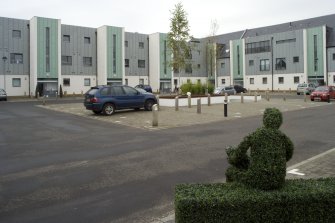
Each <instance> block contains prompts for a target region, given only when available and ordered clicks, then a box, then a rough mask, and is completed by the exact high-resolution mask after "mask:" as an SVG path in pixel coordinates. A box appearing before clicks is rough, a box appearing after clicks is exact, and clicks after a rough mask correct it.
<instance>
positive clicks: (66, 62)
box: [62, 56, 72, 66]
mask: <svg viewBox="0 0 335 223" xmlns="http://www.w3.org/2000/svg"><path fill="white" fill-rule="evenodd" d="M62 65H70V66H72V56H62Z"/></svg>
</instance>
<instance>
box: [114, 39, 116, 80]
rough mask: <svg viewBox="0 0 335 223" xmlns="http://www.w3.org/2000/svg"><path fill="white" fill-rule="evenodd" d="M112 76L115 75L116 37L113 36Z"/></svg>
mask: <svg viewBox="0 0 335 223" xmlns="http://www.w3.org/2000/svg"><path fill="white" fill-rule="evenodd" d="M113 74H116V35H113Z"/></svg>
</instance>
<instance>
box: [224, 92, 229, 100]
mask: <svg viewBox="0 0 335 223" xmlns="http://www.w3.org/2000/svg"><path fill="white" fill-rule="evenodd" d="M224 100H225V101H228V94H227V93H224Z"/></svg>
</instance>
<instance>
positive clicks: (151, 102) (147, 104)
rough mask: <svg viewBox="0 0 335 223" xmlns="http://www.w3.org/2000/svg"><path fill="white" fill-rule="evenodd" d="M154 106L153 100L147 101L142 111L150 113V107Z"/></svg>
mask: <svg viewBox="0 0 335 223" xmlns="http://www.w3.org/2000/svg"><path fill="white" fill-rule="evenodd" d="M153 105H154V101H153V100H147V101H146V102H145V104H144V109H145V110H146V111H151V110H152V106H153Z"/></svg>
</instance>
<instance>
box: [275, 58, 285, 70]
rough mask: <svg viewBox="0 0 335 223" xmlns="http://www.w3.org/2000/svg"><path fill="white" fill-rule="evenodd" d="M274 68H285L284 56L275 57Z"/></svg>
mask: <svg viewBox="0 0 335 223" xmlns="http://www.w3.org/2000/svg"><path fill="white" fill-rule="evenodd" d="M276 70H286V59H285V58H277V59H276Z"/></svg>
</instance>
